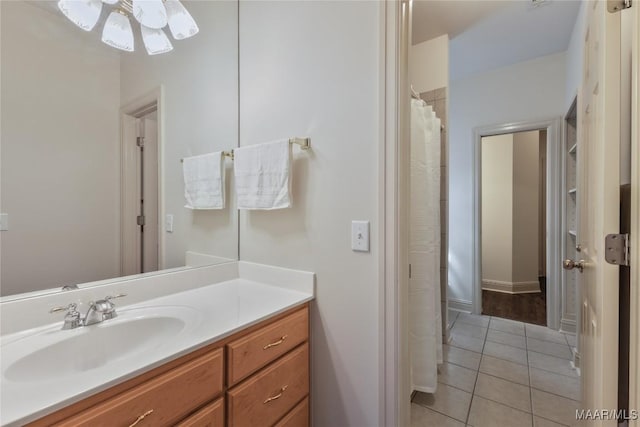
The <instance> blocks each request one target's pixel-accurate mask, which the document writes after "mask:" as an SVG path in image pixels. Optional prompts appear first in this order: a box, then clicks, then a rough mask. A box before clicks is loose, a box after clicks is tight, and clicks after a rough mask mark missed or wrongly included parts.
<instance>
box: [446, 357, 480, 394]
mask: <svg viewBox="0 0 640 427" xmlns="http://www.w3.org/2000/svg"><path fill="white" fill-rule="evenodd" d="M477 375H478V372H477V371H476V370H474V369H469V368H464V367H462V366H458V365H454V364H452V363H447V362H445V363H443V364H442V365H441V366H439V367H438V382H440V383H442V384H447V385H450V386H453V387H457V388H459V389H462V390H464V391H468V392H470V393H471V392H473V387H474V386H475V384H476V376H477Z"/></svg>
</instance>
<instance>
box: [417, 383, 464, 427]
mask: <svg viewBox="0 0 640 427" xmlns="http://www.w3.org/2000/svg"><path fill="white" fill-rule="evenodd" d="M413 401H414V402H415V403H417V404H418V405H422V406H425V407H427V408H430V409H433V410H434V411H437V412H440V413H441V414H444V415H447V416H449V417H451V418H455V419H456V420H458V421H462V422H465V421H466V420H467V414H468V413H469V405H470V403H471V393H467V392H466V391H462V390H460V389H457V388H455V387H451V386H448V385H446V384H438V390H437V391H436V393H435V394H431V393H421V392H418V393H416V395H415V397H414V398H413Z"/></svg>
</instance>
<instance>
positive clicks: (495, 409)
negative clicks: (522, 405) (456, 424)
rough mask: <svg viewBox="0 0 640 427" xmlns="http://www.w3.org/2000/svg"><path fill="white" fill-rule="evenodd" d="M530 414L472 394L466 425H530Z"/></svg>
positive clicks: (494, 426)
mask: <svg viewBox="0 0 640 427" xmlns="http://www.w3.org/2000/svg"><path fill="white" fill-rule="evenodd" d="M531 423H532V421H531V414H528V413H526V412H522V411H519V410H517V409H513V408H510V407H508V406H505V405H502V404H500V403H498V402H493V401H491V400H488V399H484V398H482V397H480V396H477V395H476V396H473V403H472V404H471V412H470V413H469V421H468V422H467V425H470V426H473V427H498V426H509V427H531Z"/></svg>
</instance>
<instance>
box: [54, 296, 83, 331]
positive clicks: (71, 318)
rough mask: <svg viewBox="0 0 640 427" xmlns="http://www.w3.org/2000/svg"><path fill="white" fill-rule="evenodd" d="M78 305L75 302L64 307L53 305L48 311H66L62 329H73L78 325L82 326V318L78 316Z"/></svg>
mask: <svg viewBox="0 0 640 427" xmlns="http://www.w3.org/2000/svg"><path fill="white" fill-rule="evenodd" d="M77 308H78V305H77V304H76V303H73V302H72V303H71V304H69V305H68V306H66V307H53V308H52V309H51V310H49V313H58V312H60V311H66V312H67V314H66V316H64V325H63V326H62V329H75V328H77V327H79V326H82V319H81V318H80V312H79V311H78V310H77Z"/></svg>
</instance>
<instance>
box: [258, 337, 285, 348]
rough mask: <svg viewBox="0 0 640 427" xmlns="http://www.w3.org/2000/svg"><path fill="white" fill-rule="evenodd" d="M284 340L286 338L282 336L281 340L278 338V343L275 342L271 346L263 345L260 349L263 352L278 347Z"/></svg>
mask: <svg viewBox="0 0 640 427" xmlns="http://www.w3.org/2000/svg"><path fill="white" fill-rule="evenodd" d="M286 339H287V336H286V335H283V336H282V338H280V339H279V340H278V341H276V342H272V343H271V344H267V345H265V346H264V347H262V349H263V350H268V349H270V348H271V347H275V346H278V345H280V344H282V343H283V342H284V340H286Z"/></svg>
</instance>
